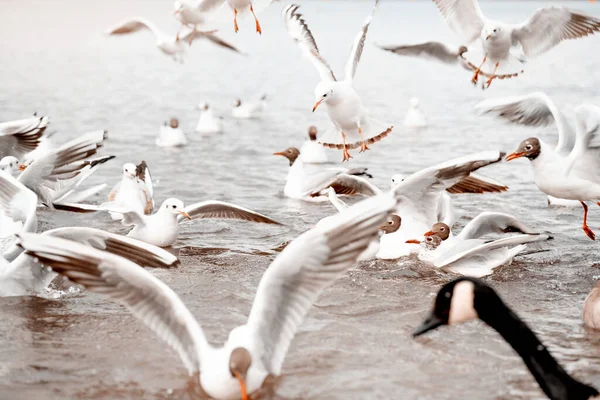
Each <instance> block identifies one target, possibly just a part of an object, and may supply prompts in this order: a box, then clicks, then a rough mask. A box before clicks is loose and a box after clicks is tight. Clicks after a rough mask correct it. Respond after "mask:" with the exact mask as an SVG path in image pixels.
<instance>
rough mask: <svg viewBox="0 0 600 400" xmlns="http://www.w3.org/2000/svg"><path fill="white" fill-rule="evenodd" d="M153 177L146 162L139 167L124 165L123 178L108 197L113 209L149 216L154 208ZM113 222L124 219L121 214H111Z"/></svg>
mask: <svg viewBox="0 0 600 400" xmlns="http://www.w3.org/2000/svg"><path fill="white" fill-rule="evenodd" d="M153 191H154V188H153V185H152V177H151V175H150V171H149V170H148V166H147V165H146V162H145V161H142V162H141V163H140V164H139V165H137V166H136V165H135V164H132V163H125V164H123V176H122V178H121V181H119V183H117V184H116V185H115V187H114V188H113V190H112V191H111V192H110V193H109V195H108V202H109V203H112V204H111V207H112V208H114V207H117V208H119V209H120V210H122V211H135V212H137V213H139V214H142V215H149V214H150V213H152V209H153V208H154V199H153V194H154V193H153ZM111 217H112V219H113V220H120V219H122V218H123V215H122V214H121V213H116V212H111Z"/></svg>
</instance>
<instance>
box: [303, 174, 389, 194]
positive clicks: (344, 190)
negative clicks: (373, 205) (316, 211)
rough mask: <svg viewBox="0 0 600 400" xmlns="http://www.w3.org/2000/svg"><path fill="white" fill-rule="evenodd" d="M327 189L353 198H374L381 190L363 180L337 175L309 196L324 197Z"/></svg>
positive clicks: (356, 177) (346, 175)
mask: <svg viewBox="0 0 600 400" xmlns="http://www.w3.org/2000/svg"><path fill="white" fill-rule="evenodd" d="M328 188H333V190H335V193H336V194H338V195H347V196H354V195H359V194H362V195H365V196H376V195H378V194H381V190H380V189H379V188H378V187H377V186H375V185H373V184H372V183H370V182H369V181H368V180H366V179H365V178H362V177H360V176H354V175H348V174H339V175H336V176H335V177H333V178H332V179H330V180H329V181H326V182H325V183H324V184H323V185H322V186H321V188H320V189H319V190H317V191H314V192H313V193H311V194H310V196H312V197H317V196H324V195H326V194H327V190H328Z"/></svg>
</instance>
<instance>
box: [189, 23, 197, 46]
mask: <svg viewBox="0 0 600 400" xmlns="http://www.w3.org/2000/svg"><path fill="white" fill-rule="evenodd" d="M194 36H196V25H194V30H193V31H192V33H191V34H190V43H189V45H190V46H191V45H192V41H193V40H194Z"/></svg>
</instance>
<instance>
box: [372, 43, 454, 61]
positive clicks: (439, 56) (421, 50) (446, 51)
mask: <svg viewBox="0 0 600 400" xmlns="http://www.w3.org/2000/svg"><path fill="white" fill-rule="evenodd" d="M380 48H381V49H383V50H387V51H390V52H392V53H395V54H398V55H400V56H408V57H420V58H426V59H429V60H434V61H441V62H443V63H446V64H456V63H458V61H459V57H458V51H457V50H456V49H451V48H450V47H448V46H446V45H445V44H443V43H439V42H425V43H419V44H413V45H401V46H380Z"/></svg>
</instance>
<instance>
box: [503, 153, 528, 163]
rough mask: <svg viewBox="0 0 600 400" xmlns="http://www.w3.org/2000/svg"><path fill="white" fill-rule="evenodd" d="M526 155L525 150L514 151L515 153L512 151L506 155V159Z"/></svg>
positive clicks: (509, 159)
mask: <svg viewBox="0 0 600 400" xmlns="http://www.w3.org/2000/svg"><path fill="white" fill-rule="evenodd" d="M524 155H525V153H524V152H516V151H515V152H514V153H510V154H509V155H507V156H506V161H511V160H514V159H517V158H520V157H523V156H524Z"/></svg>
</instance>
